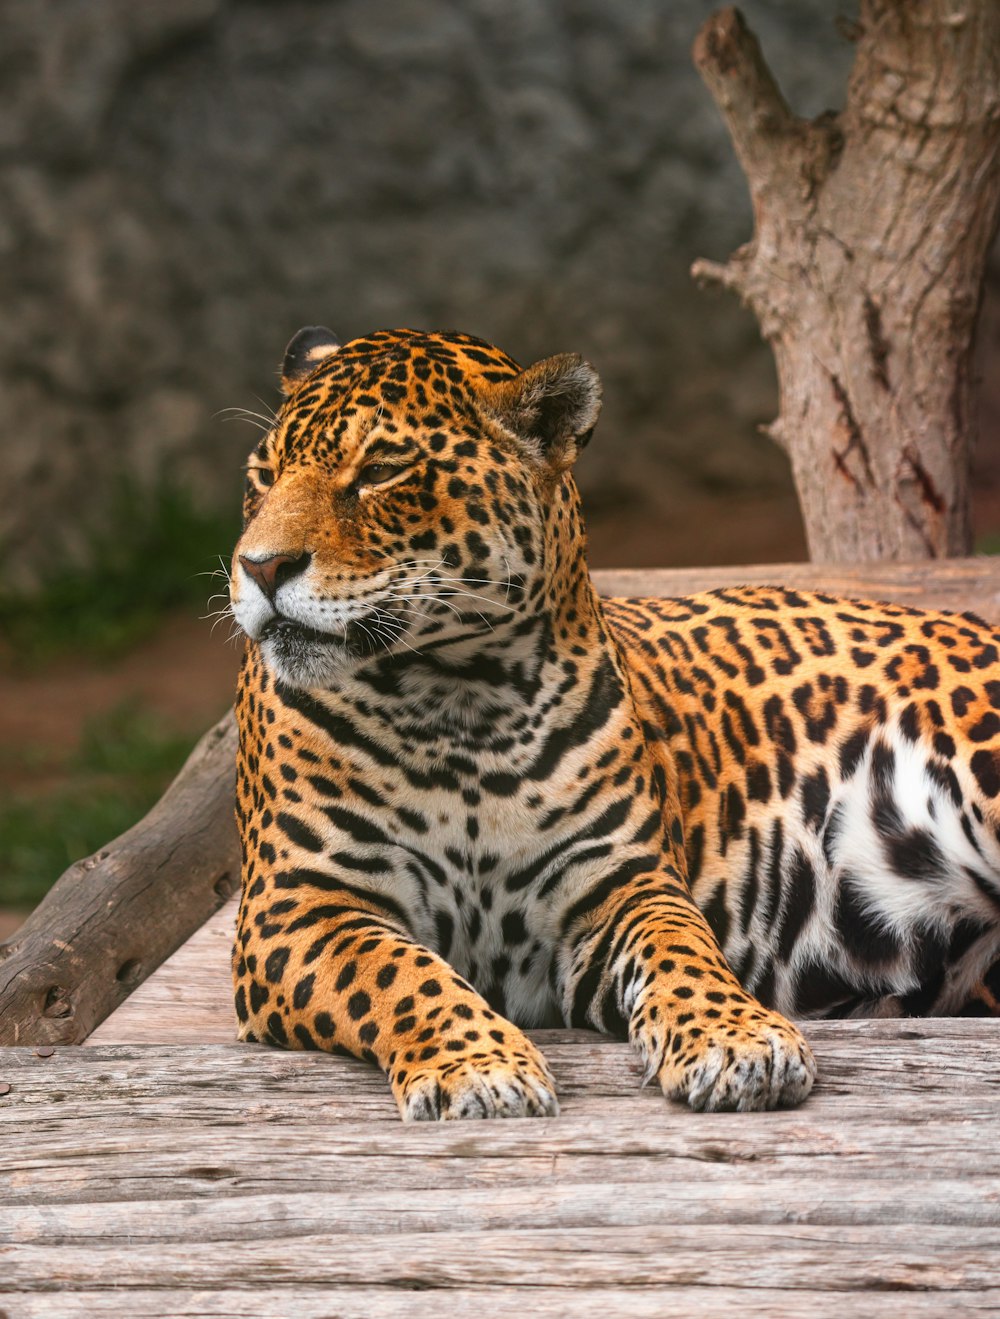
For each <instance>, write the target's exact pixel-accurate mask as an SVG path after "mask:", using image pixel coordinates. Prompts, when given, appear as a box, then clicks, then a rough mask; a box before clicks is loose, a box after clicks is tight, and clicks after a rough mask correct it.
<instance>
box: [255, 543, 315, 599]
mask: <svg viewBox="0 0 1000 1319" xmlns="http://www.w3.org/2000/svg"><path fill="white" fill-rule="evenodd" d="M311 558H312V555H310V554H270V555H268V556H267V558H265V559H251V558H250V557H249V555H246V554H241V555H240V563H241V564H242V565H243V567H244V569H245V570H246V572H247V573H248V574H249V576H251V577H252V578H253V579H254V581H255V582H256V583H257V585H258V586H259V587H260V589H261V590H262V591H263V592H264V594H265V595H266V596H267V598H268V599H269V600H273V599H274V595H275V592H276V591H277V589H278V587H279V586H283V585H284V584H285V582H289V581H291V579H292V578H293V577H298V575H299V573H300V572H304V571H305V570H306V568H307V567H308V566H309V560H310V559H311Z"/></svg>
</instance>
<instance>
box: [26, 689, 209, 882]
mask: <svg viewBox="0 0 1000 1319" xmlns="http://www.w3.org/2000/svg"><path fill="white" fill-rule="evenodd" d="M193 741H194V739H193V738H192V737H181V736H178V735H177V734H176V733H170V732H167V731H166V730H165V729H164V728H163V727H162V726H161V725H160V724H159V723H158V722H157V721H156V720H155V719H153V718H152V717H151V716H150V715H149V714H148V713H146V712H144V711H142V710H139V709H137V708H136V707H133V706H121V707H119V708H118V709H117V710H115V711H114V712H113V713H112V714H111V715H105V716H102V717H101V718H100V719H94V720H92V721H91V722H90V723H88V724H87V725H86V727H85V729H84V733H83V736H82V738H81V741H80V746H79V748H78V750H77V751H76V753H75V754H74V755H73V756H72V758H71V759H70V760H69V761H68V762H67V763H66V765H65V766H64V767H63V770H62V774H61V778H60V782H59V784H58V786H57V787H55V788H54V789H53V790H51V791H48V792H46V794H45V795H44V796H41V795H37V796H33V795H29V794H27V793H24V794H11V795H6V794H5V795H4V797H3V799H2V800H0V857H2V858H3V864H2V868H0V906H9V907H31V906H34V904H35V903H37V902H38V901H39V900H40V899H41V898H42V897H43V896H44V895H45V893H46V892H47V891H48V889H49V888H50V887H51V885H52V884H53V883H54V881H55V880H57V879H58V878H59V876H60V875H61V874H62V872H63V871H64V870H65V869H66V867H67V866H68V865H69V864H70V863H71V862H73V861H76V860H78V859H79V858H80V857H83V856H88V855H89V854H90V853H91V852H94V851H96V850H97V848H99V847H101V846H102V845H103V844H104V843H107V842H109V841H110V840H111V839H112V838H115V837H117V835H118V834H120V833H123V832H124V831H125V830H126V829H128V828H129V827H130V826H131V825H133V824H135V822H136V821H137V820H139V819H140V818H141V817H142V816H143V815H145V813H146V812H147V811H148V810H149V808H150V807H151V806H152V805H153V804H154V803H155V802H156V801H157V799H158V798H159V797H160V795H161V794H162V792H163V790H164V788H165V787H166V786H167V784H168V783H169V782H170V780H171V779H172V778H173V777H174V775H175V774H176V773H177V771H178V770H179V769H180V767H181V765H182V764H183V762H184V759H185V757H186V756H187V754H188V752H189V751H190V749H191V746H192V743H193ZM24 760H25V762H27V763H30V754H26V755H25V757H24ZM28 777H29V778H30V775H29V776H28Z"/></svg>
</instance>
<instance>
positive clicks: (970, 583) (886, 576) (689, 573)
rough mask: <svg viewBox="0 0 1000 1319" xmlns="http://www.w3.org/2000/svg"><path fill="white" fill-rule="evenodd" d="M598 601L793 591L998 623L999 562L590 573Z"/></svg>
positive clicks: (781, 565)
mask: <svg viewBox="0 0 1000 1319" xmlns="http://www.w3.org/2000/svg"><path fill="white" fill-rule="evenodd" d="M594 583H595V585H596V586H597V589H598V591H599V593H600V594H601V595H604V596H621V595H624V596H676V595H692V594H695V593H696V592H698V591H713V590H716V589H718V588H719V587H724V586H741V585H747V586H751V585H757V586H793V587H797V588H798V589H800V590H804V591H822V592H824V593H826V594H827V595H842V596H848V597H853V598H854V599H856V600H890V601H893V602H894V603H896V604H902V605H912V606H913V607H914V608H916V609H943V610H950V611H953V612H961V611H963V610H972V611H973V612H974V613H977V614H980V615H981V616H982V617H983V618H986V619H988V620H990V621H991V622H995V621H1000V558H995V557H982V558H971V559H941V560H937V561H936V562H934V563H927V562H924V563H884V562H879V563H763V564H748V565H745V566H736V567H731V568H620V569H613V570H606V571H603V572H595V573H594Z"/></svg>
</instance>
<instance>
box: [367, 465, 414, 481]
mask: <svg viewBox="0 0 1000 1319" xmlns="http://www.w3.org/2000/svg"><path fill="white" fill-rule="evenodd" d="M405 471H406V468H405V467H402V466H400V465H399V464H398V463H369V464H368V466H367V467H362V469H361V471H360V472H359V473H358V480H357V484H358V485H385V483H386V482H387V481H391V480H392V478H393V477H394V476H398V475H399V474H400V472H405Z"/></svg>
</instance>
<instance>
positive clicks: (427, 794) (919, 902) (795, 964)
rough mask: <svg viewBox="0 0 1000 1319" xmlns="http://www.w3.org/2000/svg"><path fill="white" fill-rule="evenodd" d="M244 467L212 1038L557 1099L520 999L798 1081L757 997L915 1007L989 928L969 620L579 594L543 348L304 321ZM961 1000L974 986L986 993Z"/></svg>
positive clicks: (501, 1100) (745, 1080)
mask: <svg viewBox="0 0 1000 1319" xmlns="http://www.w3.org/2000/svg"><path fill="white" fill-rule="evenodd" d="M284 379H285V389H286V393H287V395H288V397H287V401H286V402H285V404H284V406H283V408H282V409H281V411H280V413H279V414H278V417H277V420H276V422H275V424H274V426H273V428H272V429H271V430H270V431H269V433H268V434H267V435H266V436H265V437H264V439H263V440H262V442H261V444H260V445H259V447H258V448H257V450H256V452H255V453H254V454H253V455H252V457H251V460H250V466H249V474H248V484H247V493H246V505H245V517H246V520H245V528H244V531H243V535H242V537H241V539H240V541H239V544H238V546H237V549H236V554H235V557H234V561H233V573H232V607H233V612H234V615H235V617H236V619H237V621H238V622H239V624H240V626H241V627H242V628H243V629H244V631H245V632H246V634H247V636H248V638H249V640H248V643H247V647H246V656H245V661H244V664H243V669H242V674H241V678H240V685H239V694H238V716H239V724H240V757H239V767H238V793H237V797H238V816H239V823H240V829H241V833H242V840H243V850H244V874H243V901H242V905H241V909H240V918H239V927H238V935H237V942H236V948H235V953H234V973H235V986H236V1011H237V1015H238V1018H239V1022H240V1034H241V1037H242V1038H244V1039H256V1040H260V1041H265V1042H267V1043H270V1044H275V1045H281V1046H285V1047H289V1048H298V1049H331V1050H332V1049H344V1050H347V1051H348V1052H350V1053H352V1054H356V1055H360V1056H361V1057H364V1058H367V1059H370V1060H371V1061H372V1062H373V1063H376V1064H377V1065H378V1066H380V1067H381V1068H383V1069H384V1071H385V1072H386V1073H387V1075H388V1077H389V1080H390V1083H391V1086H392V1089H393V1093H394V1094H395V1097H396V1099H397V1102H398V1104H399V1108H400V1111H401V1113H402V1115H403V1117H404V1118H406V1119H421V1118H452V1117H482V1116H500V1117H509V1116H519V1115H528V1114H553V1113H555V1112H556V1111H557V1101H556V1094H555V1086H554V1084H553V1081H552V1077H551V1075H550V1073H549V1071H548V1068H547V1066H546V1064H545V1061H544V1059H543V1058H542V1057H541V1055H540V1054H539V1052H538V1050H537V1049H536V1048H535V1047H534V1045H533V1044H532V1043H531V1042H530V1041H529V1040H528V1039H527V1037H526V1036H525V1035H524V1034H523V1029H522V1028H524V1027H533V1026H552V1025H556V1024H562V1023H569V1024H573V1025H581V1026H591V1027H596V1028H597V1029H599V1030H602V1031H608V1032H613V1033H616V1034H621V1035H627V1036H628V1037H629V1038H630V1039H631V1041H632V1043H633V1044H634V1046H635V1047H636V1049H637V1050H638V1051H639V1053H640V1055H641V1056H642V1058H643V1060H644V1062H645V1065H646V1069H647V1074H648V1077H649V1078H650V1079H654V1078H655V1079H656V1080H657V1081H658V1082H659V1084H660V1085H661V1087H662V1088H663V1090H664V1092H665V1093H666V1094H667V1095H669V1096H671V1097H677V1098H685V1099H686V1100H687V1101H688V1102H689V1103H690V1104H691V1105H692V1107H695V1108H706V1109H725V1108H732V1109H744V1110H746V1109H762V1108H772V1107H776V1106H779V1105H788V1104H795V1103H798V1102H799V1101H801V1100H802V1099H803V1098H804V1097H805V1096H806V1095H807V1094H808V1092H809V1089H810V1087H811V1085H812V1081H813V1076H814V1071H815V1067H814V1062H813V1059H812V1055H811V1053H810V1051H809V1048H808V1045H807V1044H806V1043H805V1041H804V1040H803V1038H802V1036H801V1034H800V1033H799V1031H798V1029H797V1028H796V1027H795V1026H793V1025H791V1024H790V1023H789V1021H788V1020H786V1018H785V1016H784V1015H781V1014H792V1013H794V1014H797V1015H800V1016H810V1015H846V1014H855V1013H881V1014H885V1013H902V1012H921V1013H927V1012H948V1011H951V1010H955V1009H957V1008H960V1007H961V1006H962V1005H963V1004H964V1003H965V1002H966V1001H967V1000H968V999H969V998H970V997H971V996H972V995H973V994H974V993H975V992H976V986H977V984H979V982H980V981H981V978H982V975H983V972H984V970H985V968H987V967H988V966H989V965H990V964H991V963H992V962H993V961H995V960H996V958H997V956H998V954H1000V841H998V833H1000V804H998V803H1000V658H998V652H997V646H998V637H997V635H996V634H995V633H993V632H992V631H991V630H990V629H989V628H988V627H986V626H985V625H984V624H983V623H981V622H980V621H979V620H977V619H974V618H971V617H966V616H948V615H945V616H935V615H930V614H924V613H921V612H919V611H917V610H912V609H906V608H902V607H899V606H892V605H874V604H863V603H857V602H846V601H843V600H837V599H833V598H831V597H828V596H823V595H816V594H806V593H802V592H793V591H788V590H781V589H779V588H748V589H741V590H726V591H714V592H709V593H707V594H705V595H700V596H696V597H694V598H692V599H687V600H614V601H605V602H603V603H600V602H598V600H597V597H596V595H595V593H594V590H593V588H592V585H591V581H590V577H589V574H588V571H587V566H586V561H585V558H584V533H583V528H582V525H581V521H580V512H579V503H578V497H577V493H576V488H575V485H574V483H573V479H572V476H571V475H570V467H571V465H572V462H573V460H574V458H575V457H576V455H577V453H578V451H579V450H580V448H581V447H582V446H583V444H585V443H586V440H587V439H588V438H589V434H590V431H591V430H592V429H593V426H594V423H595V421H596V419H597V413H598V410H599V406H600V387H599V383H598V380H597V377H596V374H595V373H594V371H593V370H592V368H591V367H589V366H588V365H587V364H586V363H585V362H583V361H582V360H581V359H580V358H578V357H572V356H563V357H556V358H549V359H546V360H545V361H543V362H540V363H537V364H536V365H535V366H533V367H529V368H528V369H527V370H523V371H522V370H521V369H520V368H519V367H518V366H517V365H516V363H514V362H513V361H512V360H511V359H510V358H509V357H507V356H506V355H505V354H504V353H502V352H500V351H499V350H498V349H496V348H493V347H491V346H489V345H488V344H485V343H482V342H480V341H478V340H476V339H473V338H471V337H469V336H465V335H456V334H448V335H443V334H421V333H416V332H412V331H395V332H391V333H388V332H387V333H380V334H374V335H371V336H369V337H367V338H364V339H359V340H356V341H354V342H352V343H350V344H348V345H346V346H345V347H343V348H340V347H338V345H337V344H336V341H335V340H334V339H333V337H332V336H331V335H330V334H329V332H328V331H324V330H319V329H310V330H307V331H302V332H301V333H300V334H299V335H298V336H296V339H294V340H293V341H292V344H291V345H290V346H289V350H288V353H287V355H286V360H285V370H284ZM984 992H985V991H984Z"/></svg>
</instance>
